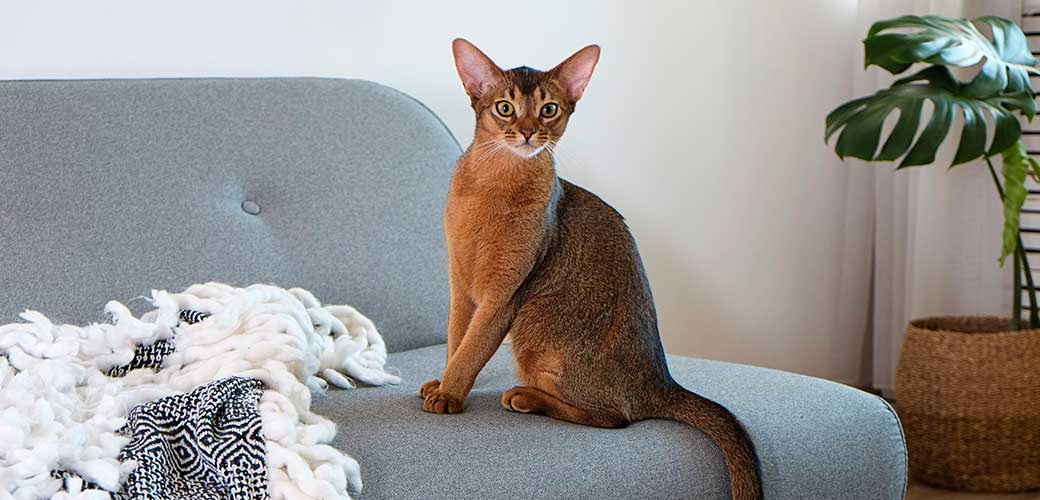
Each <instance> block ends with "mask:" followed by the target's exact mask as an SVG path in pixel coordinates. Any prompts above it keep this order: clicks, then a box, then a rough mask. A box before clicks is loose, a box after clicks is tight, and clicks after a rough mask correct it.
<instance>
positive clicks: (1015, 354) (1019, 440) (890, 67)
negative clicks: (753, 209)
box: [824, 16, 1040, 492]
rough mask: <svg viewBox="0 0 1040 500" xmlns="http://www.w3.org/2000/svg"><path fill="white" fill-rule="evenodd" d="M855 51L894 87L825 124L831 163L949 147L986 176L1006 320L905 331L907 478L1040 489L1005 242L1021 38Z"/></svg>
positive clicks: (977, 34) (910, 26) (1017, 142)
mask: <svg viewBox="0 0 1040 500" xmlns="http://www.w3.org/2000/svg"><path fill="white" fill-rule="evenodd" d="M983 31H985V32H988V33H989V36H987V35H984V34H983ZM863 45H864V47H865V49H866V61H865V62H866V66H868V67H869V66H871V65H876V66H878V67H880V68H882V69H884V70H885V71H888V72H889V73H892V74H893V75H899V76H901V78H899V79H897V80H896V81H895V82H894V83H893V84H892V85H891V86H890V87H888V88H886V89H883V90H880V91H878V92H877V93H875V94H874V95H870V96H866V97H862V98H859V99H855V100H853V101H851V102H848V103H846V104H844V105H842V106H839V107H838V108H837V109H835V110H834V111H832V112H831V113H830V114H829V115H828V116H827V121H826V132H825V136H824V137H825V139H824V140H825V141H827V142H830V141H831V139H832V138H833V137H834V136H835V135H837V140H836V141H835V142H834V149H835V151H836V152H837V153H838V156H840V157H842V158H846V157H853V158H859V159H861V160H866V161H870V162H898V164H897V167H896V168H898V169H903V168H909V167H915V166H919V165H929V164H932V163H935V161H936V155H937V152H938V151H939V149H940V146H941V145H942V144H943V142H944V141H945V140H946V139H947V138H948V136H953V137H951V139H955V140H956V143H957V149H956V152H955V153H954V154H953V160H952V163H951V165H950V168H953V167H955V166H957V165H961V164H964V163H970V162H975V161H977V160H979V159H981V160H983V162H984V163H985V165H986V166H987V167H988V168H989V171H990V174H991V175H990V177H991V178H992V179H993V182H994V184H995V185H996V187H997V189H996V191H997V194H998V195H999V196H1000V197H1001V199H1002V202H1003V205H1004V228H1003V236H1002V237H1003V243H1002V249H1001V253H1000V257H999V262H1000V264H1001V265H1003V264H1004V261H1005V259H1006V258H1007V257H1009V256H1011V257H1012V261H1013V263H1014V265H1013V267H1014V271H1013V272H1014V291H1013V295H1012V312H1011V318H1010V320H1008V319H1006V318H998V317H968V316H949V317H935V318H924V319H917V320H913V321H911V322H910V324H909V325H908V327H907V331H906V336H905V337H904V338H903V345H902V351H901V354H900V359H899V365H898V368H897V370H896V394H895V395H896V405H897V408H898V411H899V416H900V419H901V420H902V422H903V425H904V430H905V435H906V441H907V447H908V450H909V458H910V472H911V473H912V474H913V475H914V476H915V477H917V478H918V479H919V480H922V481H924V482H927V483H931V484H935V485H938V486H942V487H947V488H953V489H965V490H971V491H1002V492H1011V491H1022V490H1027V489H1033V488H1040V388H1038V387H1037V381H1038V380H1040V363H1037V362H1036V360H1037V359H1038V358H1040V331H1038V329H1040V313H1038V307H1037V298H1036V287H1035V286H1034V283H1033V277H1032V273H1031V272H1030V267H1029V259H1028V255H1027V252H1026V250H1025V248H1024V247H1023V246H1022V238H1021V236H1020V233H1019V230H1018V222H1019V214H1020V212H1021V210H1022V205H1023V203H1024V201H1025V199H1026V196H1027V190H1026V187H1025V182H1026V178H1027V176H1033V177H1035V178H1040V165H1038V164H1037V162H1036V161H1034V160H1033V159H1032V158H1030V157H1029V155H1028V152H1027V151H1026V147H1025V145H1024V144H1023V143H1022V130H1021V126H1020V118H1022V117H1024V118H1026V119H1029V120H1032V118H1033V116H1034V115H1035V114H1036V103H1035V101H1034V97H1035V96H1034V93H1033V89H1032V86H1031V85H1030V81H1029V77H1030V76H1031V75H1036V74H1040V72H1038V71H1037V69H1036V68H1035V67H1034V66H1035V65H1036V60H1035V59H1034V58H1033V56H1032V54H1031V53H1030V50H1029V46H1028V44H1027V43H1026V38H1025V36H1024V35H1023V33H1022V30H1021V29H1019V27H1018V26H1017V25H1015V24H1014V23H1013V22H1011V21H1009V20H1007V19H1002V18H999V17H980V18H977V19H974V20H972V21H968V20H965V19H951V18H946V17H939V16H904V17H899V18H895V19H890V20H886V21H881V22H878V23H875V24H874V25H873V26H871V28H870V31H869V32H868V33H867V37H866V39H865V40H863ZM951 68H954V69H956V71H957V74H958V75H967V76H966V77H964V78H958V76H957V75H955V73H954V71H951ZM957 68H961V69H957ZM904 73H907V74H906V75H905V76H904V75H903V74H904ZM958 117H959V119H957V118H958ZM955 122H959V123H960V124H961V125H962V126H960V127H954V124H955ZM886 124H887V125H886ZM882 139H884V140H882ZM951 145H952V144H951ZM996 157H999V158H1000V164H1001V169H1002V175H998V174H997V170H996V168H995V167H994V165H993V160H994V159H995V158H996ZM1023 269H1024V270H1025V273H1023V272H1022V271H1023ZM1023 276H1024V277H1025V282H1026V284H1025V289H1026V290H1028V297H1029V320H1028V323H1027V324H1024V323H1023V321H1022V320H1021V316H1022V304H1021V298H1022V289H1023V286H1022V284H1021V279H1022V277H1023ZM983 430H984V431H985V432H982V431H983Z"/></svg>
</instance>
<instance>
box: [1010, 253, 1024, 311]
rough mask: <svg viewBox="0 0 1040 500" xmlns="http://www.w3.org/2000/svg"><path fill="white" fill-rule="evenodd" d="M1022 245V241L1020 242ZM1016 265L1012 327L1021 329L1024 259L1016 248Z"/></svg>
mask: <svg viewBox="0 0 1040 500" xmlns="http://www.w3.org/2000/svg"><path fill="white" fill-rule="evenodd" d="M1019 245H1021V243H1019ZM1013 258H1014V261H1015V263H1014V265H1013V266H1011V267H1012V268H1013V269H1014V273H1015V276H1014V279H1012V280H1011V283H1012V285H1011V286H1012V288H1014V290H1015V291H1014V292H1013V295H1012V296H1011V309H1012V310H1013V311H1015V312H1014V314H1012V315H1011V329H1012V330H1021V329H1022V260H1020V259H1019V258H1018V250H1015V255H1014V257H1013Z"/></svg>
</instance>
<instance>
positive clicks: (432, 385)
mask: <svg viewBox="0 0 1040 500" xmlns="http://www.w3.org/2000/svg"><path fill="white" fill-rule="evenodd" d="M440 386H441V381H440V380H437V379H433V380H427V381H426V383H425V384H423V385H422V387H420V388H419V396H420V397H422V398H423V399H426V395H427V394H429V393H431V392H433V391H434V390H436V389H437V388H438V387H440Z"/></svg>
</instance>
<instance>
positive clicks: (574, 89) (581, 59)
mask: <svg viewBox="0 0 1040 500" xmlns="http://www.w3.org/2000/svg"><path fill="white" fill-rule="evenodd" d="M598 61H599V45H589V46H588V47H585V48H584V49H581V50H579V51H577V52H575V53H574V55H572V56H570V57H568V58H567V60H566V61H563V62H562V63H560V64H559V65H558V66H556V67H555V68H553V69H551V70H550V72H552V73H553V74H554V75H555V76H556V79H557V80H559V82H560V83H561V84H562V85H563V88H564V90H566V91H567V97H568V98H569V99H570V100H571V101H574V102H577V101H578V99H581V95H582V94H583V93H584V92H585V87H586V86H587V85H588V84H589V80H591V79H592V70H594V69H596V62H598Z"/></svg>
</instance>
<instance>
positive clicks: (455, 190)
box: [451, 142, 558, 205]
mask: <svg viewBox="0 0 1040 500" xmlns="http://www.w3.org/2000/svg"><path fill="white" fill-rule="evenodd" d="M476 143H479V142H476ZM556 184H558V180H557V179H556V168H555V163H554V161H553V158H552V155H551V154H550V153H549V152H548V151H541V152H539V153H538V154H537V155H535V156H532V157H530V158H524V157H521V156H519V155H517V154H515V153H513V152H512V151H508V150H504V149H502V150H497V151H485V150H482V149H480V148H477V147H473V146H470V148H468V149H467V150H466V152H465V153H463V155H462V157H461V158H459V163H458V165H457V166H456V173H454V176H453V178H452V181H451V186H452V187H451V193H452V195H461V196H467V198H469V196H475V198H477V199H482V200H484V201H485V202H484V203H488V204H491V205H497V204H501V203H510V201H511V200H513V201H519V200H527V201H530V200H543V201H545V202H547V201H548V195H549V193H551V192H552V191H553V188H554V186H555V185H556ZM531 196H534V198H531Z"/></svg>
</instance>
